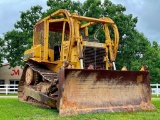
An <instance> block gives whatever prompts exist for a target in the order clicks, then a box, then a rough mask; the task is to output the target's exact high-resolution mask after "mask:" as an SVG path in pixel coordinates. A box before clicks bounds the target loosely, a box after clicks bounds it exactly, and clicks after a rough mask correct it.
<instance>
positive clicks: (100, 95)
mask: <svg viewBox="0 0 160 120" xmlns="http://www.w3.org/2000/svg"><path fill="white" fill-rule="evenodd" d="M90 31H92V32H90ZM93 31H94V32H93ZM91 33H94V34H91ZM98 36H99V37H98ZM100 38H101V40H100ZM100 41H101V42H100ZM118 44H119V33H118V29H117V26H116V24H115V23H114V21H113V20H112V19H110V18H107V17H102V18H99V19H97V18H91V17H84V16H79V15H78V14H76V13H73V14H70V13H69V12H68V11H67V10H64V9H60V10H58V11H56V12H54V13H52V14H51V15H49V16H47V17H45V18H44V19H42V20H41V21H39V22H38V23H37V24H36V25H35V26H34V36H33V45H32V47H31V49H28V50H26V51H25V53H24V61H26V65H25V66H24V69H23V73H22V76H21V80H20V82H19V86H18V98H19V100H20V101H24V102H28V103H32V104H36V105H40V106H45V107H50V108H57V109H58V111H59V115H60V116H69V115H74V114H85V113H97V112H120V111H128V110H132V111H134V110H154V109H155V107H154V105H153V104H152V103H151V88H150V79H149V78H150V74H149V72H148V71H146V70H145V69H142V70H141V71H127V70H116V65H115V60H116V55H117V50H118Z"/></svg>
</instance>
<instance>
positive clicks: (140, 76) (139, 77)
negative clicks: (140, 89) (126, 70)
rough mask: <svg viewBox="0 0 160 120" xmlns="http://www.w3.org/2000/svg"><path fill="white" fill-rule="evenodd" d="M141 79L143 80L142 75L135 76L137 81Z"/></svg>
mask: <svg viewBox="0 0 160 120" xmlns="http://www.w3.org/2000/svg"><path fill="white" fill-rule="evenodd" d="M142 80H143V76H142V75H139V76H137V83H140V82H142Z"/></svg>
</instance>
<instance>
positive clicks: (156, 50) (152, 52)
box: [142, 41, 160, 83]
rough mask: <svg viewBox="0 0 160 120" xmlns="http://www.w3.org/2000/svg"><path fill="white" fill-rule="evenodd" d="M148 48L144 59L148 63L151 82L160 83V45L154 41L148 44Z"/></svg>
mask: <svg viewBox="0 0 160 120" xmlns="http://www.w3.org/2000/svg"><path fill="white" fill-rule="evenodd" d="M146 49H147V50H146V51H145V54H144V56H143V58H142V60H143V62H144V63H145V64H146V65H148V68H149V72H150V79H151V82H152V83H160V80H159V78H160V74H159V73H160V46H159V45H158V43H157V42H156V41H153V42H152V45H151V46H147V48H146Z"/></svg>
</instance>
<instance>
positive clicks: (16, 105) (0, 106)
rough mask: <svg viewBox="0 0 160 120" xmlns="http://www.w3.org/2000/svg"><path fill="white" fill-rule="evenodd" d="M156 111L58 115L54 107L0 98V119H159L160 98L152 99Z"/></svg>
mask: <svg viewBox="0 0 160 120" xmlns="http://www.w3.org/2000/svg"><path fill="white" fill-rule="evenodd" d="M152 102H153V104H154V105H155V106H156V108H157V110H156V111H148V112H147V111H141V112H133V113H124V112H121V113H97V114H85V115H75V116H69V117H58V111H57V110H56V109H46V108H42V107H38V106H34V105H31V104H27V103H23V102H20V101H19V100H18V99H16V98H3V99H0V120H159V119H160V117H159V116H160V100H153V101H152Z"/></svg>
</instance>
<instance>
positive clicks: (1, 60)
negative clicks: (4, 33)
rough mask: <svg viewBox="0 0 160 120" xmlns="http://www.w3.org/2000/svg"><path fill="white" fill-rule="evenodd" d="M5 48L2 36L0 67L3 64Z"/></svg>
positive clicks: (0, 42) (0, 39)
mask: <svg viewBox="0 0 160 120" xmlns="http://www.w3.org/2000/svg"><path fill="white" fill-rule="evenodd" d="M3 48H4V40H3V39H2V38H0V67H1V66H2V63H3V59H4V52H3Z"/></svg>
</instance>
